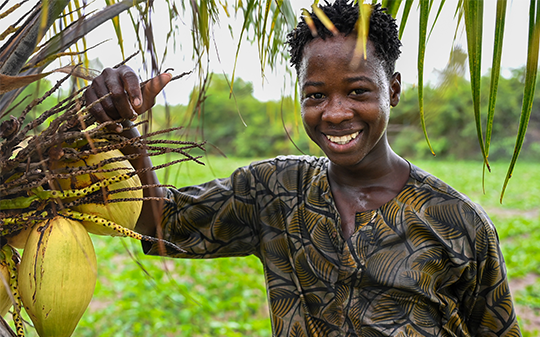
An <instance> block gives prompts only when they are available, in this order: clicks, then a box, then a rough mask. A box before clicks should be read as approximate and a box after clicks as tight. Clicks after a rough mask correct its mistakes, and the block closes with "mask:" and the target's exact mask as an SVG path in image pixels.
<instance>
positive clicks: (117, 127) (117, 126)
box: [114, 124, 124, 133]
mask: <svg viewBox="0 0 540 337" xmlns="http://www.w3.org/2000/svg"><path fill="white" fill-rule="evenodd" d="M114 131H116V133H121V132H122V131H124V128H123V127H122V125H121V124H116V127H115V128H114Z"/></svg>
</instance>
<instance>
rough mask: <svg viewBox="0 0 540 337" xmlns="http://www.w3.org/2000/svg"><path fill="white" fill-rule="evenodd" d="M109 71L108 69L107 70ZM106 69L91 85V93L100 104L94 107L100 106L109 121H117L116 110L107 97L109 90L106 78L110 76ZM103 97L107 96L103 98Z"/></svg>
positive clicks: (118, 116) (110, 99) (109, 97)
mask: <svg viewBox="0 0 540 337" xmlns="http://www.w3.org/2000/svg"><path fill="white" fill-rule="evenodd" d="M108 70H110V69H108ZM108 70H107V69H105V70H104V71H103V73H102V75H100V76H98V77H96V78H95V79H94V80H93V81H92V84H91V86H90V87H91V88H92V91H93V92H94V93H95V95H96V97H97V99H100V102H99V103H97V104H96V105H100V106H101V108H102V109H103V111H104V112H105V113H106V114H107V115H108V116H109V117H110V118H111V119H119V118H120V115H119V114H118V112H117V111H116V108H115V106H114V103H113V101H112V97H111V96H107V95H108V94H109V88H108V87H107V83H106V82H107V76H111V75H110V74H109V75H107V71H108ZM104 96H107V97H105V98H104Z"/></svg>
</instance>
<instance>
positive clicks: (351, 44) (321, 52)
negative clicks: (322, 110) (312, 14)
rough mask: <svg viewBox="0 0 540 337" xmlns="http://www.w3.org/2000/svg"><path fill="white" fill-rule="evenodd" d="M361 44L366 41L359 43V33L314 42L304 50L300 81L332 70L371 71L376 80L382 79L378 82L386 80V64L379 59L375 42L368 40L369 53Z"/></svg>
mask: <svg viewBox="0 0 540 337" xmlns="http://www.w3.org/2000/svg"><path fill="white" fill-rule="evenodd" d="M358 43H362V42H361V41H360V42H358V39H357V35H356V34H350V35H348V36H345V35H343V34H340V35H337V36H333V37H330V38H326V39H322V38H315V39H313V40H312V41H310V42H309V43H308V44H306V46H305V47H304V50H303V53H302V61H301V63H300V69H299V73H298V76H299V80H300V81H302V78H305V77H306V76H313V75H317V74H318V73H321V72H324V71H325V70H327V69H328V68H329V67H334V68H335V69H339V70H342V71H345V72H347V71H348V72H357V71H362V72H365V71H367V70H369V71H370V72H372V73H373V76H374V77H381V78H378V79H377V80H381V79H382V77H386V76H384V74H385V72H384V66H383V62H382V60H380V59H379V57H377V55H376V53H375V48H374V46H373V44H372V43H371V41H369V40H368V41H367V44H366V53H365V54H364V46H362V45H357V44H358ZM357 47H358V48H357Z"/></svg>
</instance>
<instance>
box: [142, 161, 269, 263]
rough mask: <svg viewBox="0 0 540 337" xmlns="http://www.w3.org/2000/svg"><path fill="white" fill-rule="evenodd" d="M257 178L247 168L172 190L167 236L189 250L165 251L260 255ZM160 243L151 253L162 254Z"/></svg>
mask: <svg viewBox="0 0 540 337" xmlns="http://www.w3.org/2000/svg"><path fill="white" fill-rule="evenodd" d="M255 196H256V191H255V183H254V179H253V176H252V174H251V173H250V169H249V168H248V167H245V168H239V169H237V170H236V171H235V172H234V173H233V174H232V175H231V176H230V177H229V178H226V179H216V180H213V181H210V182H208V183H205V184H202V185H197V186H189V187H185V188H181V189H169V190H168V193H167V196H166V202H165V205H164V219H163V224H162V225H163V233H162V234H163V238H164V239H165V240H167V241H170V242H172V243H174V244H176V245H177V246H179V247H180V248H182V249H184V250H185V251H186V252H185V253H179V252H177V251H174V250H173V249H171V248H166V250H167V251H166V255H169V256H173V257H183V258H217V257H231V256H246V255H250V254H255V253H257V251H258V247H259V235H258V222H259V221H258V217H257V214H258V212H257V204H256V198H255ZM160 251H161V252H162V251H163V249H160V247H159V244H158V243H156V244H154V245H152V247H151V249H150V250H149V251H148V252H147V254H153V255H162V253H160Z"/></svg>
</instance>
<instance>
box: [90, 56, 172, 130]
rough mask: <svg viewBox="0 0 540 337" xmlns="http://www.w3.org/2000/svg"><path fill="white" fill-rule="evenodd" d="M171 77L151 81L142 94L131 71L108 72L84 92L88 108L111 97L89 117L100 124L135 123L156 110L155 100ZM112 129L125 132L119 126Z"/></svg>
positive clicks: (101, 75)
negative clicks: (151, 109) (132, 121)
mask: <svg viewBox="0 0 540 337" xmlns="http://www.w3.org/2000/svg"><path fill="white" fill-rule="evenodd" d="M171 77H172V76H171V74H167V73H165V74H161V75H158V76H156V77H154V78H152V79H150V80H149V81H148V82H147V83H146V84H145V86H144V87H143V88H142V90H141V87H140V82H139V79H138V77H137V75H136V74H135V72H134V71H133V70H132V69H131V68H130V67H128V66H125V65H123V66H120V67H118V68H117V69H111V68H106V69H105V70H103V72H102V73H101V74H100V75H99V76H98V77H96V78H95V79H94V80H93V81H92V85H91V86H90V87H89V88H88V89H87V90H86V91H85V93H84V95H85V98H86V104H87V105H90V104H91V103H92V102H95V101H97V100H98V99H99V98H100V97H103V96H105V95H107V94H108V93H111V95H110V96H109V97H107V98H105V99H104V100H103V101H101V102H99V103H97V104H96V105H94V106H93V107H92V108H91V109H90V113H91V114H92V115H93V116H94V117H95V118H96V120H98V121H99V122H101V123H104V122H109V121H113V120H118V119H129V120H134V119H136V118H137V116H138V115H140V114H142V113H144V112H146V111H147V110H149V109H150V108H151V107H152V106H154V103H155V99H156V96H157V95H158V94H159V92H160V91H161V90H162V89H163V88H164V87H165V85H167V83H169V81H170V80H171ZM110 129H111V130H114V131H116V132H122V129H123V128H122V125H121V124H118V123H117V124H116V125H114V126H111V128H110Z"/></svg>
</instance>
